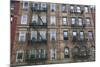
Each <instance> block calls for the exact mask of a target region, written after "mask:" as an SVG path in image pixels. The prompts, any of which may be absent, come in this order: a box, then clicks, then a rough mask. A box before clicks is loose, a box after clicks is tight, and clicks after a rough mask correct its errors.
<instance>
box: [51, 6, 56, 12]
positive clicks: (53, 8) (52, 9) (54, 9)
mask: <svg viewBox="0 0 100 67" xmlns="http://www.w3.org/2000/svg"><path fill="white" fill-rule="evenodd" d="M50 8H51V11H52V12H54V11H56V4H50Z"/></svg>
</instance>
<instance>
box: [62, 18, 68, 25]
mask: <svg viewBox="0 0 100 67" xmlns="http://www.w3.org/2000/svg"><path fill="white" fill-rule="evenodd" d="M62 22H63V25H67V17H62Z"/></svg>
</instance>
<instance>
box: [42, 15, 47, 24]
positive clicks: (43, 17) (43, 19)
mask: <svg viewBox="0 0 100 67" xmlns="http://www.w3.org/2000/svg"><path fill="white" fill-rule="evenodd" d="M41 19H42V21H43V23H46V16H45V15H44V16H41Z"/></svg>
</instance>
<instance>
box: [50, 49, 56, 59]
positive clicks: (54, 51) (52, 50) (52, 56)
mask: <svg viewBox="0 0 100 67" xmlns="http://www.w3.org/2000/svg"><path fill="white" fill-rule="evenodd" d="M50 55H51V60H55V59H56V49H55V48H52V49H51V50H50Z"/></svg>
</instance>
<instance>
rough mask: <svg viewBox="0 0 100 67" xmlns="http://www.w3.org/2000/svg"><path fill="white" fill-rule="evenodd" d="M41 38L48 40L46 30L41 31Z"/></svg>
mask: <svg viewBox="0 0 100 67" xmlns="http://www.w3.org/2000/svg"><path fill="white" fill-rule="evenodd" d="M39 33H40V35H39V40H46V31H39Z"/></svg>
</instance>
